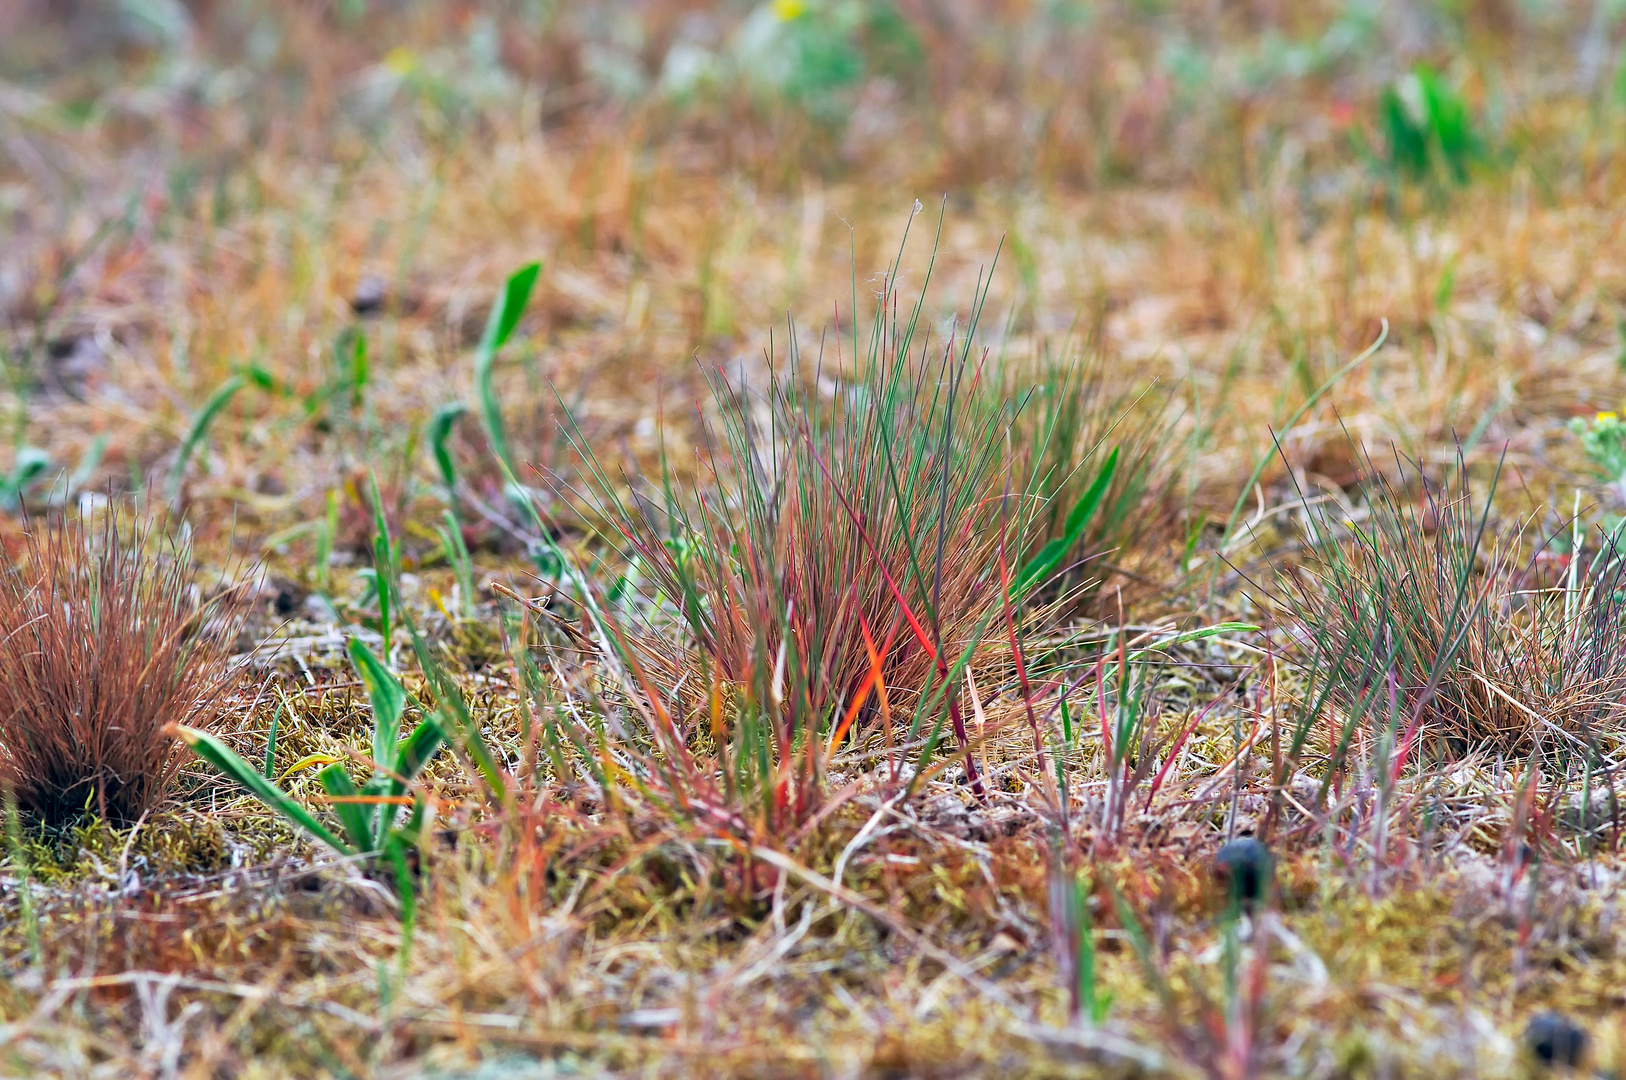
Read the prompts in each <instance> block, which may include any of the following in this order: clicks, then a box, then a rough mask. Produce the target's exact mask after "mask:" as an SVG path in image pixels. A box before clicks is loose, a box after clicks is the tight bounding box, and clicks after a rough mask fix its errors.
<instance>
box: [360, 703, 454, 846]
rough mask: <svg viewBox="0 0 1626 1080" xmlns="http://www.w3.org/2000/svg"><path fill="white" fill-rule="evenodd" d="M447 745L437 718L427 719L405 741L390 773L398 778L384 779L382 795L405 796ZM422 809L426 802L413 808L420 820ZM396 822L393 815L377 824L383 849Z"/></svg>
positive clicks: (429, 717) (418, 802) (397, 753)
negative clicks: (430, 760) (390, 828)
mask: <svg viewBox="0 0 1626 1080" xmlns="http://www.w3.org/2000/svg"><path fill="white" fill-rule="evenodd" d="M445 741H446V732H445V731H444V730H443V729H442V728H441V726H440V721H439V720H438V719H437V718H436V717H434V716H428V717H425V718H424V721H423V723H421V724H419V725H418V726H417V727H416V728H415V729H413V732H412V734H411V735H408V736H407V737H406V741H405V742H403V743H401V746H400V749H399V750H398V751H397V752H396V755H395V768H394V769H392V770H390V771H391V772H393V773H394V774H395V775H394V776H390V777H387V778H385V782H384V784H383V785H382V789H381V790H382V793H383V794H385V795H388V796H390V797H392V798H393V797H396V796H400V795H405V794H406V781H410V780H412V779H414V778H415V777H416V776H417V775H418V774H419V773H420V772H422V771H423V767H424V766H425V765H427V764H428V763H429V759H430V758H432V757H434V756H435V752H436V751H438V750H439V749H440V747H441V744H442V743H444V742H445ZM422 808H423V800H422V799H419V800H418V801H417V802H416V803H415V804H414V807H413V813H414V815H415V816H417V817H418V818H420V819H421V817H422ZM394 819H395V815H394V813H393V812H392V813H390V814H389V815H388V816H386V817H382V818H380V819H379V820H378V823H377V832H376V836H377V842H378V844H379V846H380V847H382V846H383V844H384V841H385V840H386V839H387V838H388V833H389V828H388V826H389V824H390V823H391V822H392V821H394Z"/></svg>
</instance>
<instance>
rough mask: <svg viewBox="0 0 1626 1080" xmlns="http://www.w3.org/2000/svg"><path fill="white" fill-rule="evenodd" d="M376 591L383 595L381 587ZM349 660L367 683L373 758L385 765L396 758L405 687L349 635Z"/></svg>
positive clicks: (359, 642) (404, 703)
mask: <svg viewBox="0 0 1626 1080" xmlns="http://www.w3.org/2000/svg"><path fill="white" fill-rule="evenodd" d="M380 595H383V591H382V590H380ZM350 663H351V664H352V665H353V666H354V667H355V669H356V674H357V675H359V676H360V677H361V681H362V684H363V685H365V686H366V687H367V697H368V699H369V700H370V701H371V702H372V705H373V760H374V761H375V762H377V763H378V765H379V766H380V767H381V768H383V767H387V766H388V765H389V763H390V762H392V761H394V760H395V758H396V747H395V743H396V740H397V739H399V738H400V735H401V714H402V713H403V712H405V711H406V697H407V694H406V687H404V686H402V685H401V680H400V679H397V678H396V677H395V675H394V674H393V673H391V671H390V669H389V668H387V667H385V666H384V664H383V662H382V661H380V660H379V659H378V657H376V656H374V655H373V651H372V650H371V649H369V648H368V647H367V646H365V645H363V644H362V643H361V639H360V638H351V639H350Z"/></svg>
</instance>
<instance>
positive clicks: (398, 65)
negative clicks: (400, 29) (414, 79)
mask: <svg viewBox="0 0 1626 1080" xmlns="http://www.w3.org/2000/svg"><path fill="white" fill-rule="evenodd" d="M417 66H418V58H417V57H416V56H414V55H413V53H412V50H411V49H408V48H406V47H404V46H400V45H398V46H396V47H395V48H393V49H391V50H390V52H389V55H388V56H386V57H384V67H385V68H386V69H388V70H389V71H390V72H391V73H392V74H394V75H400V76H406V75H410V74H412V69H413V68H415V67H417Z"/></svg>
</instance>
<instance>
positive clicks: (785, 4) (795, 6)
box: [773, 0, 807, 22]
mask: <svg viewBox="0 0 1626 1080" xmlns="http://www.w3.org/2000/svg"><path fill="white" fill-rule="evenodd" d="M773 13H774V14H775V15H777V16H779V18H780V21H782V22H795V21H796V20H797V19H800V18H801V17H802V16H803V15H806V14H807V0H773Z"/></svg>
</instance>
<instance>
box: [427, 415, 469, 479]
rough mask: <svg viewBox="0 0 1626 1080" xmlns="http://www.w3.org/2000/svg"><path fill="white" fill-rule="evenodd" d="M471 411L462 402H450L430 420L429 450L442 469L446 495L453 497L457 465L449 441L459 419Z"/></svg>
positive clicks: (436, 463)
mask: <svg viewBox="0 0 1626 1080" xmlns="http://www.w3.org/2000/svg"><path fill="white" fill-rule="evenodd" d="M468 411H469V407H468V406H467V405H465V404H464V403H463V402H461V401H448V402H447V403H446V404H444V405H442V406H441V407H440V408H438V409H436V410H435V415H434V416H433V417H431V418H430V420H429V448H430V451H431V452H432V453H433V454H434V455H435V465H436V466H437V467H438V468H439V469H440V479H441V483H443V484H445V485H446V493H447V495H448V497H450V496H451V493H452V491H453V489H455V488H456V487H457V465H456V463H454V462H453V461H452V451H451V448H450V447H449V446H447V445H446V444H447V441H448V440H450V439H451V437H452V429H453V428H454V427H456V426H457V421H458V418H459V417H461V416H462V415H463V414H464V413H466V412H468Z"/></svg>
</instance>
